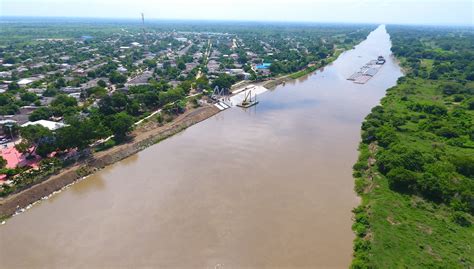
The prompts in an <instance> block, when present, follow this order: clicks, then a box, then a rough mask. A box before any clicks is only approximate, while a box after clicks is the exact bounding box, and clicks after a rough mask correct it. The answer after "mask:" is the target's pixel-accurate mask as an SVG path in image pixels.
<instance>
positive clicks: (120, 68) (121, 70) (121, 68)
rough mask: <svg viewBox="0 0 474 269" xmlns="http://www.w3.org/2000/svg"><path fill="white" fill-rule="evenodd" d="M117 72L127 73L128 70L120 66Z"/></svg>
mask: <svg viewBox="0 0 474 269" xmlns="http://www.w3.org/2000/svg"><path fill="white" fill-rule="evenodd" d="M117 71H118V72H120V73H127V71H128V70H127V68H125V67H123V66H120V67H119V68H117Z"/></svg>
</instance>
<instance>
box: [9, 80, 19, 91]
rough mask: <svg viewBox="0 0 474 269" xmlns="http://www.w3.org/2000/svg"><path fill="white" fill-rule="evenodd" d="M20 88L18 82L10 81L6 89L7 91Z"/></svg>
mask: <svg viewBox="0 0 474 269" xmlns="http://www.w3.org/2000/svg"><path fill="white" fill-rule="evenodd" d="M19 89H20V85H18V83H16V82H12V83H10V84H8V90H9V91H18V90H19Z"/></svg>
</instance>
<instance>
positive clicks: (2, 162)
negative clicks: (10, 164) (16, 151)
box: [0, 156, 7, 169]
mask: <svg viewBox="0 0 474 269" xmlns="http://www.w3.org/2000/svg"><path fill="white" fill-rule="evenodd" d="M5 166H7V160H5V159H4V158H3V157H2V156H0V169H3V168H5Z"/></svg>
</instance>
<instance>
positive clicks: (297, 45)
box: [0, 17, 371, 196]
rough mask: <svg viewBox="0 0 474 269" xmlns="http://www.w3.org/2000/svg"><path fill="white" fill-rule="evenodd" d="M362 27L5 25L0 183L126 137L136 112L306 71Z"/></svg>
mask: <svg viewBox="0 0 474 269" xmlns="http://www.w3.org/2000/svg"><path fill="white" fill-rule="evenodd" d="M137 21H138V20H137ZM370 29H371V28H370V27H369V26H360V25H355V26H344V27H342V26H337V25H335V26H325V27H324V31H320V30H319V29H318V28H315V27H313V26H311V25H308V26H304V25H303V26H298V28H296V27H295V28H294V29H293V28H291V27H288V26H279V25H264V24H262V25H252V24H250V23H244V24H242V25H226V24H224V25H222V24H204V23H199V24H189V23H183V22H180V23H177V22H151V23H149V22H146V21H145V18H144V17H143V18H142V20H141V21H139V22H123V23H122V24H119V25H110V24H108V22H107V21H105V22H104V21H103V22H97V24H95V25H94V27H90V26H82V25H80V24H75V23H70V24H66V25H57V24H55V23H50V24H47V26H43V27H42V26H41V25H40V26H38V25H35V24H34V23H33V22H23V23H17V24H12V25H11V26H8V25H7V27H5V28H4V29H2V32H4V34H2V36H4V37H6V36H9V37H10V38H8V39H7V38H1V37H0V115H1V116H0V125H1V126H0V127H1V128H0V132H1V143H2V144H1V157H2V158H1V159H0V160H1V162H0V165H1V167H2V170H1V171H0V173H1V174H3V176H1V178H0V185H1V186H2V187H1V189H0V190H1V192H0V194H1V195H2V196H6V195H9V194H11V193H14V192H16V191H19V190H21V189H23V188H26V187H28V186H31V185H32V184H35V183H37V182H40V181H41V180H42V179H44V178H45V177H46V176H48V175H51V174H53V173H56V172H57V171H59V170H60V169H62V168H63V167H66V166H68V165H71V164H72V163H75V162H76V161H78V160H79V159H81V158H83V157H84V154H86V155H87V154H92V153H93V152H97V151H103V150H106V149H108V148H111V147H113V146H115V145H117V144H120V143H125V142H127V141H129V140H130V139H131V137H130V133H131V131H132V130H133V128H135V127H136V126H137V125H138V124H139V123H142V122H144V121H149V120H153V121H157V122H159V123H160V125H162V124H166V123H167V122H172V121H173V119H174V118H175V117H176V116H177V115H179V114H181V113H183V112H184V111H186V110H187V109H193V108H196V107H199V106H206V105H212V104H214V103H216V101H219V100H218V98H217V99H216V98H214V97H215V96H216V93H218V96H225V95H229V94H231V93H232V92H233V91H234V90H236V89H237V88H239V86H241V87H244V86H246V85H251V83H262V82H265V81H269V80H271V79H274V78H277V77H281V76H285V75H286V76H291V77H292V78H297V77H299V76H302V75H304V74H307V73H309V72H311V71H314V70H316V69H317V68H319V67H322V66H324V65H326V64H327V63H329V62H330V61H332V60H334V59H335V58H336V57H337V56H338V55H339V54H340V53H341V52H342V51H344V50H346V49H350V48H352V46H353V45H355V44H357V42H360V41H361V40H363V38H365V36H366V35H367V33H368V32H369V31H370ZM240 91H241V90H240ZM245 94H246V93H245ZM252 104H254V103H252ZM216 106H217V107H218V108H219V109H220V110H222V109H225V108H226V105H225V104H224V103H222V104H221V105H219V104H216Z"/></svg>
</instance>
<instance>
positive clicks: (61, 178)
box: [0, 105, 219, 221]
mask: <svg viewBox="0 0 474 269" xmlns="http://www.w3.org/2000/svg"><path fill="white" fill-rule="evenodd" d="M218 112H219V110H218V109H217V108H216V107H214V106H212V105H205V106H203V107H199V108H195V109H190V110H188V111H186V112H185V113H184V114H182V115H180V116H178V117H177V118H176V119H175V120H173V121H172V122H171V123H169V124H165V125H163V126H158V124H157V123H155V122H149V123H146V124H144V125H143V126H140V127H138V128H137V129H136V130H135V131H134V132H133V139H132V140H131V141H130V142H128V143H126V144H122V145H118V146H116V147H113V148H111V149H108V150H105V151H101V152H97V153H95V154H94V155H93V156H92V157H91V158H88V159H87V160H84V161H81V162H80V163H78V164H76V165H74V166H72V167H69V168H66V169H64V170H62V171H61V172H59V173H58V174H56V175H53V176H50V177H49V178H48V179H46V180H44V181H43V182H41V183H39V184H36V185H34V186H32V187H31V188H28V189H26V190H23V191H21V192H19V193H16V194H12V195H10V196H7V197H5V198H2V199H0V221H2V220H4V219H6V218H8V217H9V216H12V215H13V214H15V213H16V212H17V211H19V210H21V209H23V208H26V207H28V206H29V205H30V204H32V203H34V202H36V201H39V200H41V199H42V198H43V197H48V196H49V195H51V194H52V193H54V192H57V191H60V190H61V189H63V188H64V187H66V186H68V185H70V184H72V183H74V182H76V181H78V180H80V179H82V178H84V177H86V176H88V175H91V174H92V173H95V172H96V171H98V170H100V169H103V168H104V167H106V166H108V165H111V164H114V163H116V162H118V161H121V160H123V159H125V158H127V157H129V156H132V155H134V154H136V153H138V152H139V151H142V150H144V149H145V148H147V147H149V146H152V145H154V144H156V143H158V142H160V141H161V140H163V139H166V138H168V137H170V136H173V135H174V134H176V133H179V132H181V131H183V130H185V129H186V128H188V127H190V126H192V125H194V124H196V123H198V122H201V121H203V120H205V119H208V118H210V117H212V116H214V115H215V114H217V113H218Z"/></svg>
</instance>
